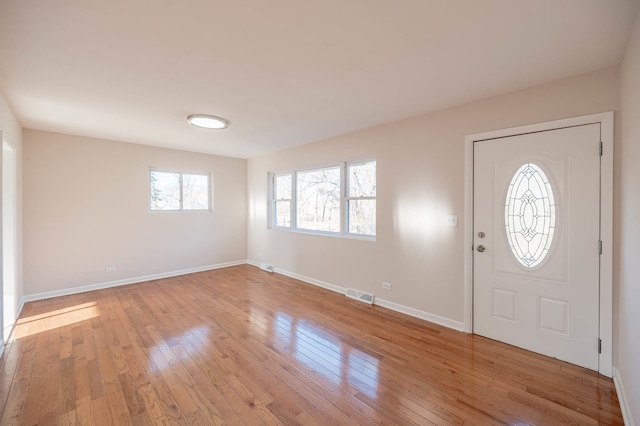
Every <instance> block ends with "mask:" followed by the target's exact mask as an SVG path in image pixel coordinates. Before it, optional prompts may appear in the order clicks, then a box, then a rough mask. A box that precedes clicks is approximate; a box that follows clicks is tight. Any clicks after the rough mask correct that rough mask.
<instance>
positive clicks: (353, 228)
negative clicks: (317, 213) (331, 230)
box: [346, 161, 376, 235]
mask: <svg viewBox="0 0 640 426" xmlns="http://www.w3.org/2000/svg"><path fill="white" fill-rule="evenodd" d="M347 169H348V176H349V177H348V180H347V185H348V189H347V197H346V199H347V212H348V214H347V218H348V222H349V225H348V232H349V233H350V234H360V235H376V162H375V161H367V162H364V163H349V164H348V165H347Z"/></svg>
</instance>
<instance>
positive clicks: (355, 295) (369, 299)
mask: <svg viewBox="0 0 640 426" xmlns="http://www.w3.org/2000/svg"><path fill="white" fill-rule="evenodd" d="M345 296H347V297H350V298H352V299H355V300H359V301H361V302H364V303H368V304H369V305H373V298H374V296H373V294H371V293H365V292H363V291H359V290H355V289H353V288H348V289H347V292H346V293H345Z"/></svg>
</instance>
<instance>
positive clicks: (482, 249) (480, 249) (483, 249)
mask: <svg viewBox="0 0 640 426" xmlns="http://www.w3.org/2000/svg"><path fill="white" fill-rule="evenodd" d="M477 250H478V251H479V252H480V253H482V252H483V251H485V250H486V249H485V248H484V246H483V245H482V244H481V245H479V246H478V248H477Z"/></svg>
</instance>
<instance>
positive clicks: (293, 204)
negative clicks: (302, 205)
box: [267, 157, 378, 241]
mask: <svg viewBox="0 0 640 426" xmlns="http://www.w3.org/2000/svg"><path fill="white" fill-rule="evenodd" d="M370 161H376V180H377V159H376V158H374V157H365V158H358V159H355V160H350V161H340V162H337V163H327V164H322V165H315V166H311V167H305V168H299V169H284V170H278V171H275V172H269V173H268V191H269V192H268V194H269V197H268V201H267V203H268V210H269V214H268V217H267V220H268V225H267V227H268V228H269V229H274V230H278V231H285V232H294V233H299V234H310V235H322V236H325V237H337V238H349V239H354V240H362V241H375V240H376V236H377V233H378V232H377V211H376V235H366V234H356V233H350V232H348V229H349V211H348V208H349V206H348V201H349V200H377V197H349V196H347V195H348V193H347V191H348V189H349V183H348V182H347V170H348V167H349V166H350V165H357V164H364V163H368V162H370ZM334 167H339V168H340V231H336V232H333V231H317V230H312V229H304V228H298V227H297V223H298V218H297V192H298V191H297V189H298V188H297V174H298V173H304V172H310V171H314V170H322V169H329V168H334ZM287 174H290V175H291V199H290V200H289V201H290V204H289V208H290V226H279V225H277V224H276V223H275V220H276V201H279V200H277V199H276V198H275V197H276V192H275V191H276V185H275V182H276V177H277V176H283V175H287ZM376 186H377V184H376ZM376 195H377V194H376ZM282 200H286V199H282ZM376 206H377V203H376ZM376 210H377V209H376Z"/></svg>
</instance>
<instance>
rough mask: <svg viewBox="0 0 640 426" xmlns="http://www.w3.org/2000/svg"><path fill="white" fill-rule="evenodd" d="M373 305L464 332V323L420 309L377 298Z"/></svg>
mask: <svg viewBox="0 0 640 426" xmlns="http://www.w3.org/2000/svg"><path fill="white" fill-rule="evenodd" d="M374 303H375V304H376V305H380V306H382V307H383V308H387V309H391V310H392V311H396V312H400V313H402V314H406V315H409V316H411V317H415V318H420V319H423V320H425V321H429V322H433V323H435V324H438V325H442V326H444V327H447V328H452V329H454V330H457V331H464V323H463V322H461V321H455V320H452V319H449V318H445V317H441V316H440V315H436V314H432V313H430V312H426V311H421V310H420V309H415V308H411V307H409V306H405V305H401V304H399V303H395V302H390V301H388V300H385V299H380V298H377V297H376V298H375V299H374Z"/></svg>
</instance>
